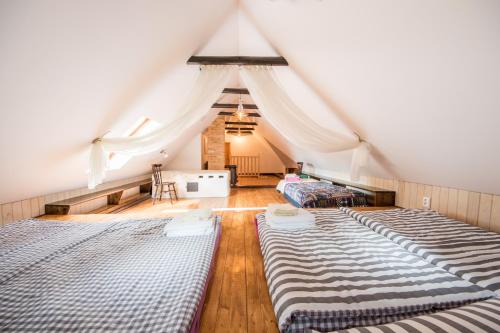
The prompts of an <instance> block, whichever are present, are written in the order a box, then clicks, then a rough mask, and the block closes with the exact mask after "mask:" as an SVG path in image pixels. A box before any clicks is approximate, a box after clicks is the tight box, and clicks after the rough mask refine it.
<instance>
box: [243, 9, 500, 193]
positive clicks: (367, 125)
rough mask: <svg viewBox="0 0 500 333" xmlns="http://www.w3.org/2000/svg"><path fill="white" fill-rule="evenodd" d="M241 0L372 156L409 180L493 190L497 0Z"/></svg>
mask: <svg viewBox="0 0 500 333" xmlns="http://www.w3.org/2000/svg"><path fill="white" fill-rule="evenodd" d="M242 8H243V9H244V11H245V12H246V13H247V14H248V16H249V17H250V18H251V20H252V21H253V23H255V25H256V26H257V27H258V29H259V30H260V31H261V32H262V33H263V34H264V35H265V37H266V38H267V39H268V40H269V41H270V42H271V43H272V45H273V46H274V48H275V49H276V50H278V52H279V53H280V54H282V55H283V56H285V57H286V58H287V60H288V62H289V63H290V65H291V68H292V69H293V70H294V71H295V72H297V73H298V75H299V76H301V78H302V79H303V80H304V81H305V82H306V83H308V84H309V85H310V87H312V88H313V89H314V90H315V91H316V92H317V93H318V94H319V95H320V96H321V97H322V98H323V99H324V101H326V102H327V103H328V104H329V106H330V107H331V108H332V110H335V112H337V113H340V114H342V115H343V117H344V119H345V120H346V122H347V123H348V124H350V126H351V128H352V129H353V130H355V131H356V132H357V133H359V134H361V135H362V136H363V137H364V138H365V139H367V140H368V141H369V142H370V143H372V145H373V146H374V148H375V149H376V155H377V159H378V160H379V161H380V162H381V163H379V164H383V165H384V166H385V168H386V169H389V171H392V173H394V174H395V175H396V176H398V177H401V178H403V179H406V180H408V181H415V182H420V183H428V184H436V185H442V186H451V187H458V188H464V189H468V190H475V191H483V192H490V193H496V194H498V193H500V172H499V170H500V154H499V153H498V152H497V151H498V150H499V147H500V139H499V136H498V135H497V134H496V133H497V131H498V130H497V128H498V126H499V124H500V98H498V96H500V63H499V61H498V59H500V19H499V18H500V2H498V1H482V0H480V1H454V0H440V1H418V2H417V1H398V0H394V1H373V2H366V1H356V0H355V1H251V0H245V1H243V2H242ZM310 159H311V161H312V162H313V164H314V163H315V162H316V161H318V160H320V158H319V157H318V158H315V157H314V156H311V157H310ZM329 159H330V158H328V160H329ZM331 161H332V162H334V160H333V159H332V160H331ZM317 163H320V162H319V161H318V162H317ZM336 167H337V166H336V164H335V163H331V167H330V168H331V169H333V170H335V169H336ZM322 168H323V167H322ZM365 172H368V173H375V175H377V174H379V172H381V170H378V171H377V170H375V169H373V168H369V169H368V170H365Z"/></svg>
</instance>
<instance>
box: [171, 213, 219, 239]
mask: <svg viewBox="0 0 500 333" xmlns="http://www.w3.org/2000/svg"><path fill="white" fill-rule="evenodd" d="M213 231H214V220H213V218H211V217H209V218H202V217H201V216H192V215H186V214H183V215H179V216H176V217H174V218H173V219H172V221H170V223H167V224H166V225H165V228H164V229H163V233H164V234H166V235H167V236H169V237H170V236H172V237H178V236H195V235H207V234H210V233H212V232H213Z"/></svg>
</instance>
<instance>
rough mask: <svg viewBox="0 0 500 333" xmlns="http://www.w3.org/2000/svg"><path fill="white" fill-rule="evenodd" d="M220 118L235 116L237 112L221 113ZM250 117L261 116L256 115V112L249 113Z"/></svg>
mask: <svg viewBox="0 0 500 333" xmlns="http://www.w3.org/2000/svg"><path fill="white" fill-rule="evenodd" d="M218 115H219V116H235V112H231V111H221V112H219V113H218ZM247 116H248V117H260V114H258V113H255V112H249V113H247Z"/></svg>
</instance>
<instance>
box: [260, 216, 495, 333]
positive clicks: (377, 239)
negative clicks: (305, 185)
mask: <svg viewBox="0 0 500 333" xmlns="http://www.w3.org/2000/svg"><path fill="white" fill-rule="evenodd" d="M311 212H313V213H314V214H315V215H316V226H315V227H314V228H311V229H304V230H295V231H289V230H276V229H272V228H270V227H269V226H268V225H267V223H266V221H265V216H264V214H259V215H257V225H258V233H259V239H260V244H261V251H262V254H263V257H264V268H265V273H266V278H267V283H268V287H269V293H270V295H271V299H272V303H273V307H274V310H275V314H276V318H277V319H278V323H279V328H280V330H281V332H294V333H295V332H307V331H308V330H309V329H315V330H319V331H332V330H338V329H346V328H350V327H357V326H367V325H379V324H385V323H389V322H393V321H397V320H401V319H406V318H409V317H413V316H416V315H422V314H429V313H432V312H435V311H438V310H444V309H448V308H454V307H458V306H461V305H465V304H468V303H470V302H472V301H476V300H483V299H487V298H490V297H493V296H494V293H492V292H491V291H488V290H485V289H483V288H481V287H479V286H476V285H473V284H471V283H470V282H468V281H465V280H463V279H460V278H458V277H456V276H455V275H452V274H450V273H448V272H446V271H445V270H443V269H441V268H439V267H437V266H434V265H431V264H429V263H428V262H426V261H424V260H423V259H422V258H420V257H418V256H416V255H414V254H412V253H409V252H408V251H406V250H404V249H402V248H401V247H399V246H397V245H396V244H394V243H392V242H391V241H389V240H388V239H386V238H385V237H383V236H381V235H379V234H377V233H375V232H373V231H372V230H370V229H369V228H367V227H365V226H363V225H361V224H359V223H358V222H356V220H354V219H353V218H351V217H349V216H347V215H346V214H344V213H342V212H340V211H339V210H335V209H322V210H311Z"/></svg>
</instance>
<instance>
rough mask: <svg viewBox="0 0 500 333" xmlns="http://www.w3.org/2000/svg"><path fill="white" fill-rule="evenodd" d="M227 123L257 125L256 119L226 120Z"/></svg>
mask: <svg viewBox="0 0 500 333" xmlns="http://www.w3.org/2000/svg"><path fill="white" fill-rule="evenodd" d="M226 125H249V126H257V123H256V122H255V121H226Z"/></svg>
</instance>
